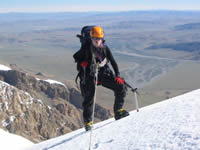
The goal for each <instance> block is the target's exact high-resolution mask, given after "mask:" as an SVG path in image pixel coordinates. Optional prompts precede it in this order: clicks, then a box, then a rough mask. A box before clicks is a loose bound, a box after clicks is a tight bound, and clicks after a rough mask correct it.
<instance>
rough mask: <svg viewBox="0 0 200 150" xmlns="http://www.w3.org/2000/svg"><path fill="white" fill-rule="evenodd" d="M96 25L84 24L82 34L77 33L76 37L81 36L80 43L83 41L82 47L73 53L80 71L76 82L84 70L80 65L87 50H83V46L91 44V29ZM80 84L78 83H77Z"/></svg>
mask: <svg viewBox="0 0 200 150" xmlns="http://www.w3.org/2000/svg"><path fill="white" fill-rule="evenodd" d="M93 27H94V26H84V27H83V28H82V29H81V35H79V34H77V35H76V37H78V38H79V40H80V43H81V48H80V49H79V50H78V51H77V52H76V53H75V54H74V55H73V58H74V60H75V62H76V63H77V65H76V69H77V71H78V74H77V76H76V78H75V82H76V84H77V79H78V77H80V74H81V72H82V71H83V70H82V69H81V67H80V62H81V61H82V60H83V58H84V56H85V53H86V52H85V51H83V50H82V48H83V47H85V46H89V45H90V42H91V37H90V30H91V29H92V28H93ZM77 85H78V84H77Z"/></svg>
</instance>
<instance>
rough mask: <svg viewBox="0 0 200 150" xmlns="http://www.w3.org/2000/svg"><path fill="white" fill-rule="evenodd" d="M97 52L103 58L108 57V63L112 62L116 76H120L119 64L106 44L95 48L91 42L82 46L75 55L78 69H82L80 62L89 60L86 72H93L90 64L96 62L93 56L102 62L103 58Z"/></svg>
mask: <svg viewBox="0 0 200 150" xmlns="http://www.w3.org/2000/svg"><path fill="white" fill-rule="evenodd" d="M96 53H98V54H97V55H99V56H100V57H101V60H103V59H104V58H106V59H107V61H108V62H107V63H110V64H111V66H112V68H113V70H114V72H115V76H118V75H119V74H120V73H119V68H118V65H117V63H116V61H115V59H114V57H113V55H112V53H111V51H110V49H109V48H108V46H106V45H103V47H102V48H95V47H94V46H92V45H91V44H88V45H85V46H83V47H81V48H80V50H79V51H78V52H76V53H75V54H74V55H73V57H74V59H75V62H77V69H78V70H79V71H80V69H81V67H80V63H81V62H83V61H86V62H88V66H87V68H86V72H91V70H90V66H91V65H92V64H93V63H94V62H93V57H95V59H96V61H97V62H101V60H100V59H98V58H97V55H96ZM105 67H108V65H105Z"/></svg>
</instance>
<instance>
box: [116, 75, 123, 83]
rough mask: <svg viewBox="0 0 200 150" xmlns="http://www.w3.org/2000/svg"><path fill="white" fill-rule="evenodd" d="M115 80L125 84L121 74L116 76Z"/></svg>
mask: <svg viewBox="0 0 200 150" xmlns="http://www.w3.org/2000/svg"><path fill="white" fill-rule="evenodd" d="M115 81H116V82H117V84H124V80H123V79H122V78H121V77H120V76H117V77H115Z"/></svg>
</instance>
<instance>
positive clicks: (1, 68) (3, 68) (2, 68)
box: [0, 64, 11, 71]
mask: <svg viewBox="0 0 200 150" xmlns="http://www.w3.org/2000/svg"><path fill="white" fill-rule="evenodd" d="M1 70H3V71H8V70H11V69H10V68H9V67H7V66H5V65H2V64H0V71H1Z"/></svg>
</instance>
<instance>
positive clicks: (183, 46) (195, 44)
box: [146, 42, 200, 52]
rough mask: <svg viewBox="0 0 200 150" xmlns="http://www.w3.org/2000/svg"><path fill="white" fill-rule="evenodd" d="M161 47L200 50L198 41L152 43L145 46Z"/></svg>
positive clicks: (191, 50) (187, 50)
mask: <svg viewBox="0 0 200 150" xmlns="http://www.w3.org/2000/svg"><path fill="white" fill-rule="evenodd" d="M161 48H167V49H173V50H176V51H185V52H200V42H188V43H175V44H160V45H152V46H150V47H147V48H146V49H161Z"/></svg>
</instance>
